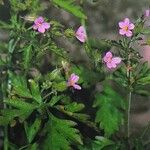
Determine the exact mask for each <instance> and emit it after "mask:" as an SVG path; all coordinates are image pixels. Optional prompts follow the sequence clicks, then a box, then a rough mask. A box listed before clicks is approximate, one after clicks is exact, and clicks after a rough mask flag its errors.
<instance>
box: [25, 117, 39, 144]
mask: <svg viewBox="0 0 150 150" xmlns="http://www.w3.org/2000/svg"><path fill="white" fill-rule="evenodd" d="M24 126H25V131H26V135H27V139H28V141H29V143H32V141H33V139H34V138H35V136H36V134H37V133H38V131H39V129H40V127H41V119H39V118H36V120H35V121H34V122H33V124H32V125H29V124H28V123H27V122H25V124H24Z"/></svg>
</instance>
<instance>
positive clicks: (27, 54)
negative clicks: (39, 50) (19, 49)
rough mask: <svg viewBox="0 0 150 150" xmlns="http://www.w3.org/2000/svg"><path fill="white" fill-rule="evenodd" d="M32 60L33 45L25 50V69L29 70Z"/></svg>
mask: <svg viewBox="0 0 150 150" xmlns="http://www.w3.org/2000/svg"><path fill="white" fill-rule="evenodd" d="M31 58H32V45H29V46H27V47H26V48H24V49H23V65H24V68H25V69H29V67H30V65H31Z"/></svg>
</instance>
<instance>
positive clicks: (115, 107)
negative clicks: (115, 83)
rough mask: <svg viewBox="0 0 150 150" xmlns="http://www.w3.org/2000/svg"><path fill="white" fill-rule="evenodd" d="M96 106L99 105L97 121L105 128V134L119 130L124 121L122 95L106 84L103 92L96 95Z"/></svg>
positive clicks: (108, 134)
mask: <svg viewBox="0 0 150 150" xmlns="http://www.w3.org/2000/svg"><path fill="white" fill-rule="evenodd" d="M105 86H106V85H105ZM94 107H98V111H97V112H96V118H95V121H96V122H97V123H99V126H100V128H102V129H104V131H105V136H110V135H112V134H113V133H114V132H116V131H118V130H119V127H120V125H121V124H122V121H123V114H122V112H121V111H120V108H122V109H125V103H124V102H123V99H122V98H121V96H119V95H118V94H117V93H116V92H115V91H114V90H113V89H111V88H110V87H108V86H106V87H104V92H103V93H102V94H97V95H96V101H95V103H94Z"/></svg>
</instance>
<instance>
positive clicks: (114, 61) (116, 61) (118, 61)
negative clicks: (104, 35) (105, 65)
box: [112, 57, 121, 64]
mask: <svg viewBox="0 0 150 150" xmlns="http://www.w3.org/2000/svg"><path fill="white" fill-rule="evenodd" d="M112 62H113V63H115V64H120V63H121V58H120V57H114V58H112Z"/></svg>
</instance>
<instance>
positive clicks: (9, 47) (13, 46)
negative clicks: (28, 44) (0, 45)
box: [8, 38, 20, 53]
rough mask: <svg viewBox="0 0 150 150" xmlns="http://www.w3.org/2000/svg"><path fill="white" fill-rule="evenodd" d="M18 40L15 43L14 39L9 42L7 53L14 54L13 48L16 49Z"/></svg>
mask: <svg viewBox="0 0 150 150" xmlns="http://www.w3.org/2000/svg"><path fill="white" fill-rule="evenodd" d="M19 40H20V39H19V38H18V39H17V40H16V41H15V40H14V39H11V40H10V41H9V43H8V51H9V52H10V53H13V52H14V50H15V48H16V45H17V43H18V41H19Z"/></svg>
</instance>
